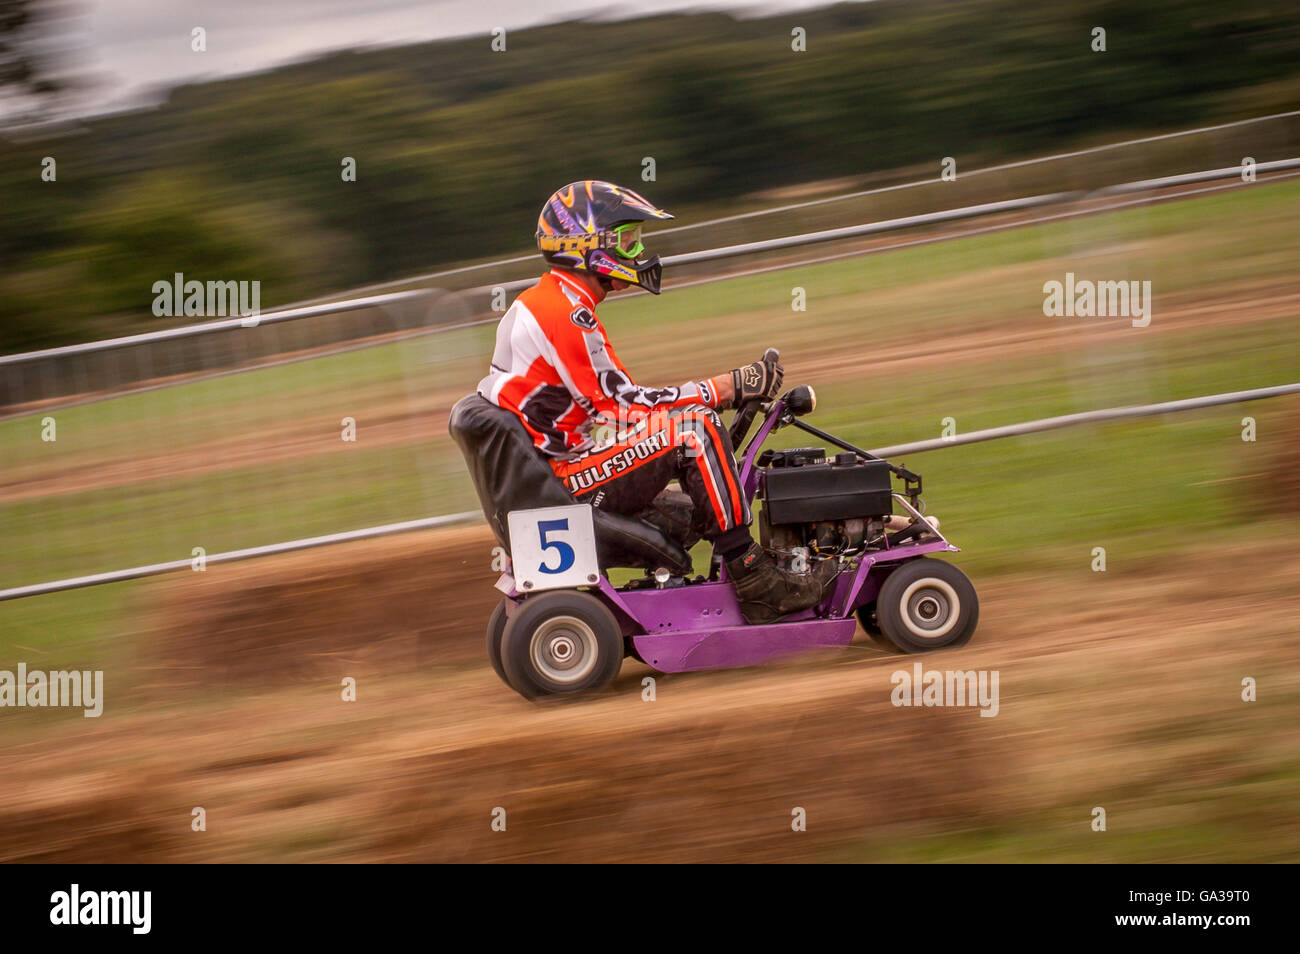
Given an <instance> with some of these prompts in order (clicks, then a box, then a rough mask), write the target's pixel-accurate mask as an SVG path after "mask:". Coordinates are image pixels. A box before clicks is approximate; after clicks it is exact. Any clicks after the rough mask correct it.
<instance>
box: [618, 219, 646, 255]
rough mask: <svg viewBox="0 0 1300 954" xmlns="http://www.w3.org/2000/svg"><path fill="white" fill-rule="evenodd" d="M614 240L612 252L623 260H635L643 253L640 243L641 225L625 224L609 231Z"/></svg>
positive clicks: (643, 246)
mask: <svg viewBox="0 0 1300 954" xmlns="http://www.w3.org/2000/svg"><path fill="white" fill-rule="evenodd" d="M610 232H611V233H612V235H613V238H614V251H616V252H618V254H619V255H622V256H623V257H624V258H636V257H637V256H638V255H640V254H641V253H642V252H644V251H645V244H644V243H643V242H642V241H641V223H640V222H627V223H624V224H623V225H617V226H615V227H614V228H612V229H611V230H610Z"/></svg>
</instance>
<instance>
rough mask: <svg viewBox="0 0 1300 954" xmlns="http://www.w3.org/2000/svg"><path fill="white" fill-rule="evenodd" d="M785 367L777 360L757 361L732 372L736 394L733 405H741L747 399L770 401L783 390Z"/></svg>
mask: <svg viewBox="0 0 1300 954" xmlns="http://www.w3.org/2000/svg"><path fill="white" fill-rule="evenodd" d="M784 377H785V369H784V368H782V367H781V365H780V363H779V362H777V361H768V360H766V359H764V360H763V361H755V362H754V363H753V364H747V365H745V366H744V367H743V368H737V369H736V370H734V371H732V372H731V387H732V390H733V392H734V394H735V397H733V398H732V401H731V406H732V407H740V406H741V405H742V404H744V403H745V402H746V401H753V400H757V399H762V400H764V401H770V400H771V399H772V398H774V397H776V395H777V392H778V391H780V390H781V380H782V379H783V378H784Z"/></svg>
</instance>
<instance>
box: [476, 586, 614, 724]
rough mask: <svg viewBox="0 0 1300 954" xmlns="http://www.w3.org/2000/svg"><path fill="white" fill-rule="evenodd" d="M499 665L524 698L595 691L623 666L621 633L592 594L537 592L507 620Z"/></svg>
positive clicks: (557, 591)
mask: <svg viewBox="0 0 1300 954" xmlns="http://www.w3.org/2000/svg"><path fill="white" fill-rule="evenodd" d="M501 664H502V666H503V667H504V669H505V675H506V682H508V683H509V684H510V687H511V688H512V689H514V690H515V691H516V692H518V693H519V694H520V695H521V696H524V697H525V698H528V699H534V698H536V697H537V696H562V695H575V694H577V693H589V692H598V691H599V690H601V689H604V688H605V687H606V686H608V685H609V684H610V683H611V682H613V681H614V677H615V676H617V675H618V670H619V668H620V667H621V666H622V665H623V633H622V631H621V630H620V629H619V625H618V621H617V620H615V619H614V614H613V613H611V612H610V611H609V609H608V608H607V607H606V606H605V604H604V603H602V602H601V601H600V600H598V599H596V598H595V597H594V596H589V595H587V594H586V593H580V592H578V591H576V590H555V591H554V592H552V593H540V594H538V595H537V596H533V597H530V598H528V599H526V600H524V603H523V605H522V606H520V607H519V608H518V609H517V610H515V612H514V615H513V616H511V617H510V619H509V620H508V621H507V623H506V628H505V633H504V634H503V636H502V638H501Z"/></svg>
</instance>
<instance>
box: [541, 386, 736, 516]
mask: <svg viewBox="0 0 1300 954" xmlns="http://www.w3.org/2000/svg"><path fill="white" fill-rule="evenodd" d="M551 466H552V467H553V468H554V469H555V475H556V476H557V477H559V478H560V479H561V480H562V481H564V485H565V487H566V488H567V489H568V491H569V493H571V494H573V496H574V497H575V498H577V499H578V500H579V501H581V502H583V503H589V504H591V505H592V506H593V507H595V508H596V509H597V510H608V511H610V512H612V513H621V514H636V513H640V512H641V511H643V510H645V509H646V508H647V507H649V506H650V505H651V502H652V501H653V500H654V498H655V496H656V495H657V494H658V493H659V492H660V491H661V490H663V489H664V488H665V487H666V486H667V485H668V484H669V483H670V482H671V481H673V480H677V481H678V483H680V484H681V487H682V490H684V491H685V492H686V493H687V494H689V495H690V498H691V501H692V502H693V503H694V505H695V516H694V524H695V530H696V531H697V532H698V533H699V534H700V536H702V537H704V539H706V540H714V539H716V538H717V537H718V536H720V535H721V534H722V533H724V532H726V531H727V530H731V529H733V528H735V527H744V526H748V525H749V522H750V513H749V503H748V501H746V500H745V495H744V492H743V491H742V490H741V486H740V474H739V473H738V471H737V469H736V458H735V452H734V450H733V448H732V446H731V437H730V435H729V434H728V433H727V430H726V428H725V427H723V426H722V421H721V420H720V419H719V418H718V415H717V414H716V413H715V412H714V411H712V410H711V409H709V408H707V407H705V406H704V405H702V404H688V405H684V406H682V407H676V408H671V409H666V410H663V411H660V410H655V411H652V412H650V413H649V414H648V415H647V416H646V417H645V418H643V419H642V420H640V421H639V422H637V423H636V424H634V425H632V426H631V427H629V428H628V429H627V430H626V431H624V432H623V433H622V434H620V435H619V436H618V438H617V439H616V440H615V441H614V443H613V444H610V445H608V446H605V447H601V448H598V449H593V450H590V451H588V452H587V453H585V454H583V455H581V456H579V457H577V458H575V459H573V460H554V461H552V462H551Z"/></svg>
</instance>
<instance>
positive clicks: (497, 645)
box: [487, 600, 510, 686]
mask: <svg viewBox="0 0 1300 954" xmlns="http://www.w3.org/2000/svg"><path fill="white" fill-rule="evenodd" d="M505 631H506V601H505V600H502V601H501V602H500V603H498V604H497V607H496V609H494V610H493V611H492V615H491V617H489V618H488V625H487V657H488V662H490V663H491V664H492V671H493V672H495V673H496V674H497V677H498V678H500V680H501V681H502V682H504V683H505V684H506V685H507V686H508V685H510V680H509V679H507V678H506V671H505V668H504V667H503V666H502V665H501V637H502V636H504V635H505Z"/></svg>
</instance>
